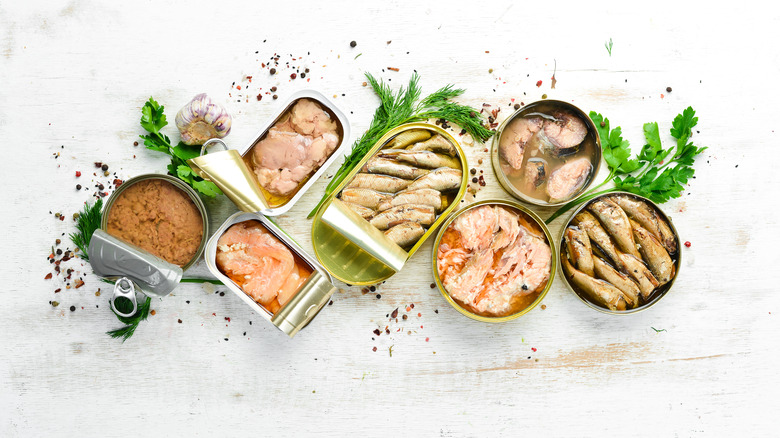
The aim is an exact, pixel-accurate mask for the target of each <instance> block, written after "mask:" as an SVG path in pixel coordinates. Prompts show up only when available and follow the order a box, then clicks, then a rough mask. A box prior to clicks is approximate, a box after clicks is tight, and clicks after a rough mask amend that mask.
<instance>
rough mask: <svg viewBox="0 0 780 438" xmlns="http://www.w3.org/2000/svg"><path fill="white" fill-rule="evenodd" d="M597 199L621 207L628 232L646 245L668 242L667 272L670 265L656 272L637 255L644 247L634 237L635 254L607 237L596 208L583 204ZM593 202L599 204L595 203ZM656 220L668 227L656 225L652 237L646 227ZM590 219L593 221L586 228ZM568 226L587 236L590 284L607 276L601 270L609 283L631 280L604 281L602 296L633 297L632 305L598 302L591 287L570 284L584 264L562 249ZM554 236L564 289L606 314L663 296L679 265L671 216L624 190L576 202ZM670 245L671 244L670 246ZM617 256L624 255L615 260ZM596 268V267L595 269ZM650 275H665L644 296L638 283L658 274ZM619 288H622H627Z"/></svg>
mask: <svg viewBox="0 0 780 438" xmlns="http://www.w3.org/2000/svg"><path fill="white" fill-rule="evenodd" d="M616 197H622V198H623V199H624V200H623V201H621V202H620V203H615V202H612V200H614V199H616ZM603 200H609V201H610V203H609V204H608V205H607V207H611V208H613V209H614V208H615V207H617V208H618V209H620V210H622V211H624V212H625V217H627V218H628V219H629V226H630V227H632V228H633V230H632V231H633V236H634V237H636V238H638V237H637V236H639V235H642V236H643V239H646V240H645V242H646V243H647V245H646V246H647V247H648V248H655V249H656V250H659V249H660V250H664V248H663V247H668V248H669V249H666V253H667V254H668V255H669V257H670V261H671V275H669V274H668V272H670V271H667V272H666V273H664V272H661V273H658V272H657V271H656V269H655V268H654V267H652V265H651V264H649V263H647V260H643V259H644V258H645V251H647V250H646V249H643V248H642V245H641V244H639V243H638V242H637V245H636V247H637V251H638V252H639V253H640V254H639V255H640V257H639V258H638V260H637V257H635V256H632V255H630V254H626V253H624V251H623V249H622V248H621V247H620V245H619V244H618V243H617V242H616V241H615V239H614V238H613V237H611V234H610V233H608V232H607V231H605V229H604V227H603V226H602V221H601V220H600V219H599V218H598V217H597V214H595V213H592V212H591V211H589V208H588V207H590V206H591V205H593V204H594V203H596V202H599V201H603ZM618 204H620V205H618ZM599 208H601V207H600V206H599ZM629 210H632V211H633V212H629ZM617 213H618V216H623V213H621V212H620V211H618V212H617ZM659 223H660V227H663V224H666V226H667V227H668V228H667V229H666V230H663V231H661V232H660V235H659V237H658V238H656V237H655V235H654V233H653V232H650V231H649V228H651V227H652V228H655V229H656V230H657V229H659V225H658V224H659ZM594 224H595V225H596V226H595V227H593V228H591V227H592V226H593V225H594ZM570 226H571V227H574V231H576V230H582V232H583V233H585V234H586V235H587V236H588V237H587V240H588V242H589V246H591V248H593V255H592V257H593V260H594V263H596V264H597V265H596V266H595V267H594V269H595V274H596V275H595V277H596V278H597V279H598V280H597V283H595V284H596V285H600V284H601V283H599V282H602V281H606V280H605V278H607V276H606V275H605V274H609V276H610V277H611V278H614V280H613V281H614V284H613V283H612V282H610V283H609V284H610V285H612V286H615V287H617V286H618V285H619V284H618V283H620V282H621V281H625V280H628V281H631V282H633V283H634V284H635V286H631V283H627V285H628V286H630V287H628V288H627V287H626V286H625V285H622V284H621V285H620V286H621V287H620V288H618V289H620V290H615V289H613V288H612V287H607V289H608V291H611V292H612V294H611V295H606V294H605V295H604V296H605V297H607V296H612V297H614V298H615V299H616V301H615V302H616V303H619V302H620V299H621V295H622V300H623V302H624V303H627V304H628V303H629V302H630V301H631V300H632V299H636V300H638V305H636V306H635V307H633V308H627V309H625V310H616V309H610V308H608V307H607V305H606V304H605V303H604V302H599V301H598V300H597V299H596V295H594V294H593V293H588V292H587V291H586V290H584V289H583V287H581V286H578V285H577V284H574V283H576V281H575V280H574V278H573V276H574V275H578V276H581V275H583V272H582V271H581V270H580V269H583V270H587V269H584V268H581V267H580V266H578V264H577V262H576V260H572V258H570V257H569V256H568V253H569V250H568V249H567V243H566V233H567V229H568V228H569V227H570ZM645 227H647V228H645ZM594 233H595V234H594ZM648 234H649V235H648ZM604 236H606V237H604ZM594 237H596V238H599V239H604V240H602V242H606V243H605V244H604V243H602V244H599V242H598V241H597V240H594ZM578 240H579V241H582V240H586V239H585V238H580V239H578ZM558 242H559V248H560V250H559V251H560V252H559V255H560V258H559V260H560V264H561V273H562V275H563V282H564V283H565V284H566V286H567V287H568V288H569V290H570V291H571V292H572V293H573V294H574V295H576V296H577V297H578V298H579V299H580V300H581V301H582V302H583V303H585V304H586V305H587V306H588V307H590V308H591V309H594V310H598V311H599V312H603V313H608V314H610V315H631V314H635V313H638V312H641V311H643V310H646V309H648V308H650V307H651V306H653V305H655V303H657V302H658V301H660V300H661V298H663V297H665V296H666V295H667V294H668V293H669V290H671V288H672V285H673V284H674V281H675V279H676V278H677V275H678V274H679V273H680V267H681V266H682V251H681V250H680V237H679V235H678V234H677V230H676V229H675V227H674V224H673V223H672V221H671V219H669V217H668V216H667V215H666V214H665V213H664V212H663V210H661V209H660V208H659V207H658V206H657V205H656V204H655V203H654V202H652V201H651V200H649V199H647V198H644V197H642V196H639V195H635V194H633V193H628V192H610V193H606V194H604V195H601V196H597V197H595V198H593V199H592V200H589V201H587V202H585V203H584V204H582V205H581V206H579V208H577V209H576V210H574V212H572V214H571V215H569V218H568V219H567V220H566V225H565V226H564V227H563V229H562V231H561V237H560V239H559V240H558ZM671 249H674V250H673V251H672V250H671ZM572 251H575V249H572ZM661 255H662V254H661ZM596 259H598V260H596ZM615 259H617V260H615ZM621 260H624V261H622V262H621ZM626 261H628V263H630V264H629V265H626ZM567 264H568V265H569V266H568V267H567V266H565V265H567ZM621 265H622V266H621ZM668 268H669V267H668V266H667V269H668ZM600 270H601V272H599V271H600ZM662 274H663V275H662ZM651 277H652V278H651ZM656 277H658V278H663V277H668V279H667V280H668V281H667V282H666V283H664V284H662V285H657V286H654V287H655V289H653V290H652V292H651V293H650V294H648V295H647V297H645V293H644V291H642V290H640V289H644V287H645V286H644V285H645V284H647V285H648V286H646V287H647V288H648V289H649V288H650V287H651V286H650V285H652V282H654V281H656V282H657V281H658V278H656ZM581 278H585V277H581ZM585 280H586V281H588V282H590V281H591V280H590V279H588V278H585ZM635 287H638V288H639V289H636V290H635V289H634V288H635ZM621 291H627V292H629V293H626V292H621ZM618 294H620V295H618ZM635 294H638V297H636V298H635Z"/></svg>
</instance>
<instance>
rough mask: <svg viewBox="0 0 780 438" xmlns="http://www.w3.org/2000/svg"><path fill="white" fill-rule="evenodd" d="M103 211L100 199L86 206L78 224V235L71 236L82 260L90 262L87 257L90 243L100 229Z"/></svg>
mask: <svg viewBox="0 0 780 438" xmlns="http://www.w3.org/2000/svg"><path fill="white" fill-rule="evenodd" d="M102 209H103V200H102V199H99V198H98V200H97V201H95V203H94V204H92V205H89V204H84V210H83V211H82V212H81V213H80V214H79V218H78V221H77V222H76V230H78V231H77V232H76V233H71V234H70V236H69V237H70V240H71V241H72V242H73V244H74V245H76V247H77V248H78V249H79V251H80V252H81V256H80V257H81V258H82V259H84V260H86V261H89V256H88V255H87V248H89V241H90V240H91V239H92V234H94V233H95V230H97V229H98V228H100V219H101V213H100V211H101V210H102Z"/></svg>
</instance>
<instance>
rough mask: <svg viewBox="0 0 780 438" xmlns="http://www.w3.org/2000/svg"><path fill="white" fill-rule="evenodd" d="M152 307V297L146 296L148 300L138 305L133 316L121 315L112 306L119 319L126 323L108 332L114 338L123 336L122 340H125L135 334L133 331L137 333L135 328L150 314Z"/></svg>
mask: <svg viewBox="0 0 780 438" xmlns="http://www.w3.org/2000/svg"><path fill="white" fill-rule="evenodd" d="M151 308H152V299H151V297H146V300H145V301H144V302H143V303H141V305H140V306H138V310H136V312H135V313H134V314H133V316H130V317H125V316H120V315H118V314H117V313H116V312H114V309H113V308H112V309H111V311H112V312H114V315H116V317H117V319H118V320H119V321H121V322H122V323H124V324H126V325H125V326H124V327H120V328H118V329H116V330H111V331H109V332H106V334H107V335H109V336H111V337H112V338H114V339H117V338H121V339H122V342H125V341H126V340H128V339H129V338H130V337H131V336H133V333H135V329H137V328H138V324H140V323H141V321H143V320H145V319H146V318H147V317H148V316H149V310H150V309H151Z"/></svg>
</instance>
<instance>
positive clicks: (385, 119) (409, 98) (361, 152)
mask: <svg viewBox="0 0 780 438" xmlns="http://www.w3.org/2000/svg"><path fill="white" fill-rule="evenodd" d="M366 80H367V81H368V83H369V84H371V88H372V89H373V90H374V93H376V95H377V97H379V106H378V107H377V109H376V111H375V112H374V118H373V119H372V120H371V125H369V127H368V129H367V130H366V132H364V133H363V135H362V136H361V137H360V138H358V139H357V140H356V141H355V143H354V144H353V145H352V152H351V153H350V154H349V155H348V156H347V157H346V158H345V159H344V162H343V164H342V165H341V167H340V168H339V170H338V171H337V172H336V174H335V175H333V178H331V180H330V182H329V183H328V186H327V187H326V188H325V194H324V195H323V197H322V199H321V200H320V202H319V203H318V204H317V205H316V206H315V207H314V209H313V210H312V211H311V212H310V213H309V218H311V217H312V216H314V214H315V213H316V212H317V210H318V209H319V208H320V206H322V204H323V203H324V202H325V200H326V199H327V198H328V197H329V196H330V195H331V194H332V193H333V191H334V190H335V189H336V187H338V185H339V184H341V183H342V182H343V181H344V178H346V177H347V175H348V174H349V173H350V172H351V171H352V169H354V168H355V166H356V165H357V163H358V162H360V160H362V159H363V157H364V156H365V155H366V154H367V153H368V151H369V150H371V148H372V147H373V146H374V144H376V142H377V141H379V139H380V138H382V136H383V135H385V134H386V133H387V132H388V131H390V130H391V129H393V128H395V127H397V126H400V125H403V124H405V123H412V122H421V121H427V120H430V119H444V120H446V121H448V122H451V123H453V124H455V125H458V126H460V127H461V128H462V129H464V130H466V132H467V133H468V134H469V135H471V136H472V137H473V138H474V139H476V140H478V141H481V142H484V141H486V140H487V139H489V138H490V137H491V136H492V135H493V134H494V133H493V131H491V130H490V129H488V128H486V127H485V126H484V125H483V122H484V118H483V116H482V115H481V114H480V112H479V111H478V110H476V109H474V108H471V107H469V106H466V105H461V104H459V103H455V102H452V101H451V99H453V98H455V97H458V96H460V95H462V94H463V93H464V92H465V90H463V89H460V88H454V87H453V86H452V85H446V86H444V87H442V88H440V89H439V90H437V91H436V92H434V93H432V94H430V95H428V96H426V97H425V98H423V99H422V100H421V99H420V96H421V95H422V89H421V88H420V76H419V75H418V74H417V73H414V74H413V75H412V77H411V78H409V85H408V86H407V87H406V88H404V87H400V88H399V89H398V90H397V91H396V92H395V93H393V90H392V89H391V88H390V85H388V84H386V83H385V82H384V81H381V80H377V79H376V78H375V77H374V76H373V75H372V74H371V73H366Z"/></svg>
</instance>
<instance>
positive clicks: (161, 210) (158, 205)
mask: <svg viewBox="0 0 780 438" xmlns="http://www.w3.org/2000/svg"><path fill="white" fill-rule="evenodd" d="M207 238H208V214H207V213H206V208H205V206H204V205H203V201H202V200H201V199H200V197H199V196H198V194H197V193H196V192H195V191H194V190H193V189H192V188H191V187H190V186H188V185H186V184H184V183H183V182H182V181H180V180H179V179H177V178H174V177H172V176H169V175H161V174H146V175H139V176H136V177H134V178H131V179H129V180H127V181H125V182H124V183H123V184H122V185H121V186H119V188H117V190H116V191H114V193H112V194H111V196H110V197H109V198H108V201H107V202H106V205H105V207H104V208H103V213H102V218H101V229H99V230H96V231H95V233H94V234H93V235H92V238H91V239H90V243H89V248H88V256H89V262H90V264H91V265H92V269H93V271H94V272H95V274H96V275H98V276H100V277H104V278H109V279H114V280H118V281H117V283H116V285H115V287H114V296H113V297H112V299H111V305H112V308H113V309H114V310H115V311H117V313H119V314H120V315H122V316H130V315H132V314H133V313H135V309H136V307H137V300H136V296H135V292H142V293H144V294H146V295H150V296H158V297H162V296H165V295H168V294H169V293H170V292H171V291H173V289H175V288H176V286H178V284H179V282H180V281H181V278H182V275H183V272H184V271H185V270H187V268H189V267H190V266H192V265H193V264H195V263H196V262H197V261H198V259H200V256H201V255H202V254H203V250H204V248H205V246H206V240H207ZM119 297H123V298H126V299H128V300H130V302H131V304H132V312H130V311H129V308H128V311H126V312H125V311H121V310H119V309H118V308H117V307H116V299H117V298H119ZM123 307H124V306H123Z"/></svg>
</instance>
